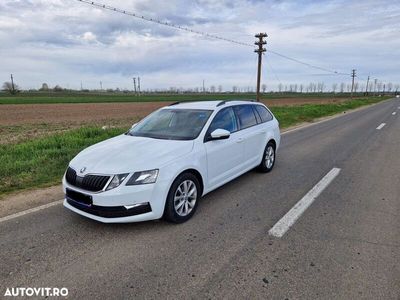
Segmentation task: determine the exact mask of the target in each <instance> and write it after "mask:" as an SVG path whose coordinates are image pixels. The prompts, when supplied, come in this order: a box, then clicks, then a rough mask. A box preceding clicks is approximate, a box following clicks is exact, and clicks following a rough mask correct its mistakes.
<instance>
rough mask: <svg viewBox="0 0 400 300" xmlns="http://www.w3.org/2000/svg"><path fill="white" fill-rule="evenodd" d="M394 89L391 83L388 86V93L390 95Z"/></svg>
mask: <svg viewBox="0 0 400 300" xmlns="http://www.w3.org/2000/svg"><path fill="white" fill-rule="evenodd" d="M392 89H393V83H391V82H389V83H388V84H387V90H388V92H389V93H390V92H391V91H392Z"/></svg>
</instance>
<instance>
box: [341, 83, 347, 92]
mask: <svg viewBox="0 0 400 300" xmlns="http://www.w3.org/2000/svg"><path fill="white" fill-rule="evenodd" d="M345 87H346V84H345V83H344V82H342V83H341V84H340V92H341V93H343V92H344V89H345Z"/></svg>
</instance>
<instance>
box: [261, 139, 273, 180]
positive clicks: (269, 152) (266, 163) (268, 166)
mask: <svg viewBox="0 0 400 300" xmlns="http://www.w3.org/2000/svg"><path fill="white" fill-rule="evenodd" d="M275 156H276V154H275V145H274V143H272V142H268V144H267V146H265V149H264V154H263V157H262V160H261V163H260V165H259V166H258V169H259V170H260V171H261V172H264V173H268V172H271V170H272V168H273V167H274V165H275Z"/></svg>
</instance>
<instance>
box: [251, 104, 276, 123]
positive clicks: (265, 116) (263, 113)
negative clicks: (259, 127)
mask: <svg viewBox="0 0 400 300" xmlns="http://www.w3.org/2000/svg"><path fill="white" fill-rule="evenodd" d="M255 108H256V110H257V112H258V114H259V115H260V117H261V121H262V122H268V121H271V120H272V119H273V117H272V115H271V113H270V112H269V111H268V110H267V109H266V108H265V107H264V106H262V105H255Z"/></svg>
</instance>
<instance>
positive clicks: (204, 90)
mask: <svg viewBox="0 0 400 300" xmlns="http://www.w3.org/2000/svg"><path fill="white" fill-rule="evenodd" d="M205 93H206V88H205V86H204V79H203V94H205Z"/></svg>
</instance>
